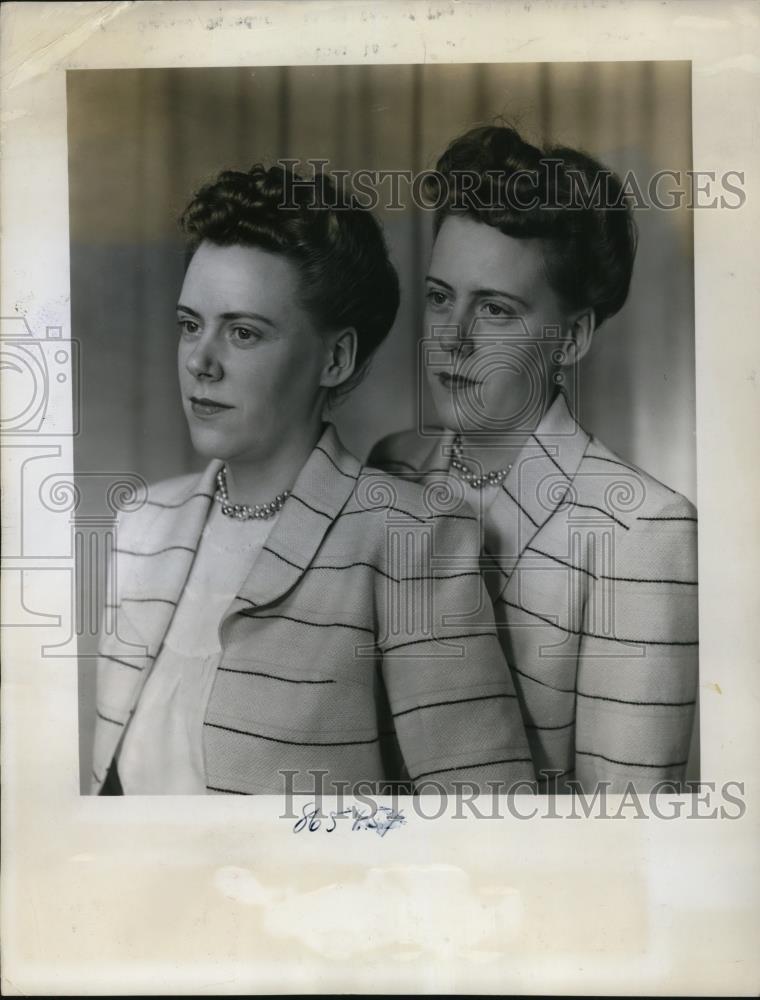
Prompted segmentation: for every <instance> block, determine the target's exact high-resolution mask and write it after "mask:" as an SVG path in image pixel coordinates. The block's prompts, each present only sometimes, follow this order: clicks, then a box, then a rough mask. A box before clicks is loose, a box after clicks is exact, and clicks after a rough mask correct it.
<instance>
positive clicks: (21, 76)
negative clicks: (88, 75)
mask: <svg viewBox="0 0 760 1000" xmlns="http://www.w3.org/2000/svg"><path fill="white" fill-rule="evenodd" d="M133 7H134V3H133V0H122V2H121V3H105V4H102V5H95V4H92V5H89V4H86V5H84V9H83V10H82V14H81V17H79V18H77V19H76V20H75V18H74V17H73V16H72V15H71V14H67V15H66V18H67V21H69V22H74V23H73V27H70V28H67V29H66V30H64V31H63V32H61V21H60V20H59V19H58V18H54V17H47V18H45V19H39V20H38V19H34V20H33V21H29V22H27V23H26V24H24V22H23V21H21V20H19V21H16V23H15V25H14V28H15V33H16V34H17V35H18V37H17V39H16V40H15V41H14V46H13V50H12V51H7V50H6V51H5V53H4V54H5V60H6V62H7V64H9V65H8V67H7V68H6V70H5V72H4V73H3V74H2V76H3V90H4V91H5V93H6V94H7V93H8V92H9V91H11V90H13V89H14V88H15V87H19V86H21V85H22V84H25V83H29V81H30V80H33V79H34V78H35V77H38V76H44V75H45V74H46V73H49V72H50V71H51V70H54V69H56V68H59V67H60V64H61V63H62V62H63V61H64V60H65V59H67V58H68V57H70V56H71V55H72V54H73V53H74V52H76V50H77V49H79V48H81V47H82V45H84V44H85V42H86V41H87V40H88V39H89V38H90V37H91V36H92V35H94V34H95V32H96V31H100V30H101V29H102V28H104V27H105V25H106V24H108V23H109V22H111V21H113V20H114V19H115V18H117V17H118V16H119V15H120V14H122V13H124V11H126V10H131V9H132V8H133ZM19 14H22V12H21V11H20V12H19ZM10 17H11V18H13V17H14V14H13V12H12V11H11V13H10ZM64 23H66V22H64ZM5 27H6V28H8V27H9V25H8V24H7V23H6V25H5ZM19 50H20V55H17V54H18V53H19ZM25 50H26V51H25ZM14 56H16V57H17V58H18V59H19V62H18V64H17V65H14V63H16V58H14Z"/></svg>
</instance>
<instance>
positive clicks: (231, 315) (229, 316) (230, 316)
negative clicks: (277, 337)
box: [177, 302, 277, 327]
mask: <svg viewBox="0 0 760 1000" xmlns="http://www.w3.org/2000/svg"><path fill="white" fill-rule="evenodd" d="M177 312H185V313H189V315H190V316H195V318H196V319H202V318H203V317H202V316H201V314H200V313H199V312H196V311H195V309H191V308H190V306H183V305H182V303H181V302H178V303H177ZM220 319H224V320H235V319H255V320H258V321H259V322H260V323H267V324H268V325H269V326H271V327H276V326H277V324H276V323H275V322H274V321H273V320H271V319H269V318H268V317H266V316H262V315H261V313H255V312H225V313H221V314H220Z"/></svg>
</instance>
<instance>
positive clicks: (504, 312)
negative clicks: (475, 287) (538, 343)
mask: <svg viewBox="0 0 760 1000" xmlns="http://www.w3.org/2000/svg"><path fill="white" fill-rule="evenodd" d="M480 308H481V309H482V311H483V312H484V313H485V314H486V316H490V317H492V318H493V319H505V318H507V317H510V316H515V312H514V310H512V309H509V308H508V307H507V306H505V305H502V304H501V303H500V302H484V303H483V304H482V305H481V307H480Z"/></svg>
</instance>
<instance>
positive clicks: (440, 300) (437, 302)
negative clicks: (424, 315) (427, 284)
mask: <svg viewBox="0 0 760 1000" xmlns="http://www.w3.org/2000/svg"><path fill="white" fill-rule="evenodd" d="M425 298H426V300H427V301H428V303H429V304H430V305H431V306H443V305H445V304H446V301H447V299H448V296H447V295H446V293H445V292H442V291H441V290H440V288H429V289H428V290H427V292H426V293H425Z"/></svg>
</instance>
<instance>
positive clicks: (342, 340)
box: [320, 326, 357, 389]
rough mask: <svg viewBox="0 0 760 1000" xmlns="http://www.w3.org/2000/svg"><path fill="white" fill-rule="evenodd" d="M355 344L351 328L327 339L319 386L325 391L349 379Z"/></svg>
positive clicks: (352, 370) (353, 363) (355, 340)
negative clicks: (325, 358)
mask: <svg viewBox="0 0 760 1000" xmlns="http://www.w3.org/2000/svg"><path fill="white" fill-rule="evenodd" d="M356 344H357V337H356V330H355V329H354V327H352V326H351V327H348V328H347V329H346V330H341V331H340V332H339V333H337V334H333V335H332V336H331V337H330V338H329V340H328V352H327V360H326V362H325V367H324V368H323V370H322V379H321V381H320V385H322V386H324V387H325V388H326V389H334V388H335V386H338V385H342V384H343V383H344V382H345V381H346V379H348V378H350V377H351V375H352V374H353V372H354V367H355V365H356Z"/></svg>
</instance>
